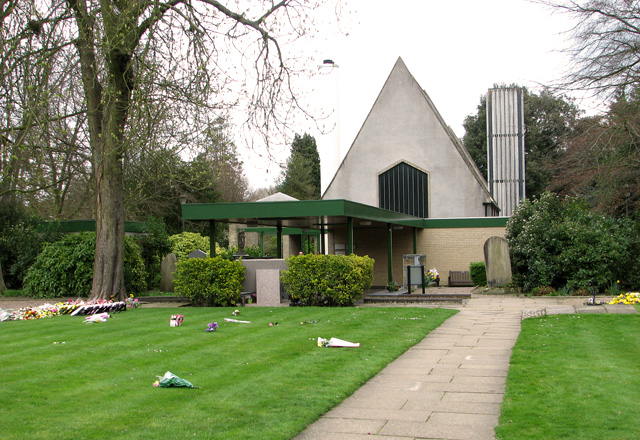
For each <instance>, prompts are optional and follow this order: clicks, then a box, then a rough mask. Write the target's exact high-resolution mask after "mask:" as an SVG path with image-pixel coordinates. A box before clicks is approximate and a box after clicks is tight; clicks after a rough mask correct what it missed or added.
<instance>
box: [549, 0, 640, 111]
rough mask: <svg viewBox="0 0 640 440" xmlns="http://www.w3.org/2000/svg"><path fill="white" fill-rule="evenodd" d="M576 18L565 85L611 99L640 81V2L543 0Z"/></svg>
mask: <svg viewBox="0 0 640 440" xmlns="http://www.w3.org/2000/svg"><path fill="white" fill-rule="evenodd" d="M538 3H541V4H544V5H547V6H549V7H551V8H552V9H554V10H557V11H560V12H563V13H566V14H568V15H569V16H570V17H571V18H572V19H574V20H575V23H576V24H575V26H574V27H573V29H571V31H570V34H571V36H572V45H571V47H570V48H569V49H568V50H567V52H568V53H569V54H570V55H571V58H572V60H573V63H572V65H570V66H569V73H568V74H567V76H566V81H565V83H564V84H563V86H565V87H566V88H570V89H579V90H589V91H593V92H595V93H596V94H598V95H602V96H603V97H605V98H607V99H609V98H612V97H613V96H614V94H616V93H621V92H622V93H624V92H626V91H628V90H629V88H630V87H634V86H637V85H638V84H640V3H638V2H637V1H631V0H582V1H579V0H564V1H554V0H540V1H539V2H538Z"/></svg>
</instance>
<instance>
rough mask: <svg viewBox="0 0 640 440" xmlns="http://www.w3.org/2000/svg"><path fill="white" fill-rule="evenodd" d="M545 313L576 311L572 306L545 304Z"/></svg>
mask: <svg viewBox="0 0 640 440" xmlns="http://www.w3.org/2000/svg"><path fill="white" fill-rule="evenodd" d="M545 311H546V314H547V315H569V314H572V313H575V312H576V308H575V307H574V306H547V307H546V308H545Z"/></svg>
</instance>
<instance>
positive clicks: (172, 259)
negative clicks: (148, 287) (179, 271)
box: [160, 254, 178, 292]
mask: <svg viewBox="0 0 640 440" xmlns="http://www.w3.org/2000/svg"><path fill="white" fill-rule="evenodd" d="M177 262H178V259H177V258H176V256H175V254H168V255H167V256H166V257H164V258H163V259H162V263H160V290H162V291H163V292H173V288H174V286H173V280H174V279H175V276H176V274H175V272H176V263H177Z"/></svg>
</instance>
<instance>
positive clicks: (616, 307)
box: [603, 304, 638, 315]
mask: <svg viewBox="0 0 640 440" xmlns="http://www.w3.org/2000/svg"><path fill="white" fill-rule="evenodd" d="M603 307H604V308H605V310H606V311H607V313H613V314H616V315H637V314H638V309H636V308H635V307H634V306H630V305H627V304H605V305H604V306H603Z"/></svg>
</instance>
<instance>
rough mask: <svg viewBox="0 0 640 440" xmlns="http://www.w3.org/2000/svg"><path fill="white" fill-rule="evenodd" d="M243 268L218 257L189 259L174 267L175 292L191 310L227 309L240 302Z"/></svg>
mask: <svg viewBox="0 0 640 440" xmlns="http://www.w3.org/2000/svg"><path fill="white" fill-rule="evenodd" d="M244 273H245V268H244V266H242V263H241V262H239V261H229V260H225V259H224V258H221V257H215V258H191V259H187V260H183V261H178V264H177V265H176V276H175V280H174V282H175V292H176V294H178V295H181V296H186V297H189V298H190V299H191V303H192V304H193V305H194V306H206V307H227V306H234V305H236V304H237V303H238V302H239V301H240V293H241V292H242V282H243V281H244Z"/></svg>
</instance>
